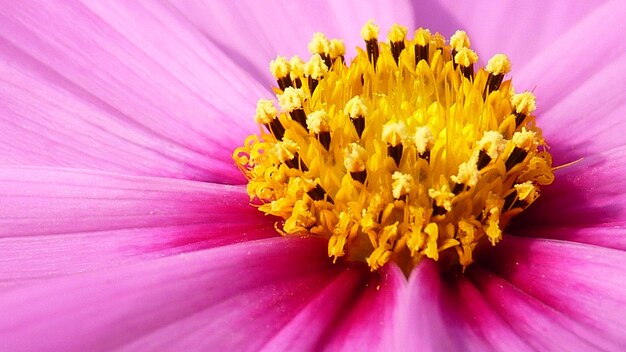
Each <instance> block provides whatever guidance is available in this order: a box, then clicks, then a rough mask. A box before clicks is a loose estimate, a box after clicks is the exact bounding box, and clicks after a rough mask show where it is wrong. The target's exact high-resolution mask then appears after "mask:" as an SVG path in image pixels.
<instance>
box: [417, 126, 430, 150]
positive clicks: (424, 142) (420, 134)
mask: <svg viewBox="0 0 626 352" xmlns="http://www.w3.org/2000/svg"><path fill="white" fill-rule="evenodd" d="M413 143H414V144H415V148H416V149H417V152H418V153H420V154H423V153H425V152H426V151H429V150H430V149H432V147H433V145H434V144H435V136H433V133H432V132H431V131H430V128H429V127H428V126H421V127H418V128H416V129H415V134H414V135H413Z"/></svg>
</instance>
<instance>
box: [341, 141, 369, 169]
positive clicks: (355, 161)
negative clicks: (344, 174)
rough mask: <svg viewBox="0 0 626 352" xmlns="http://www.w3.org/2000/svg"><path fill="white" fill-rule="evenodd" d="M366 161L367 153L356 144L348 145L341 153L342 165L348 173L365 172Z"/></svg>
mask: <svg viewBox="0 0 626 352" xmlns="http://www.w3.org/2000/svg"><path fill="white" fill-rule="evenodd" d="M366 161H367V151H366V150H365V148H363V147H361V146H360V145H359V144H358V143H350V144H348V147H347V148H346V149H344V152H343V165H344V166H345V167H346V170H348V171H350V172H361V171H363V170H365V162H366Z"/></svg>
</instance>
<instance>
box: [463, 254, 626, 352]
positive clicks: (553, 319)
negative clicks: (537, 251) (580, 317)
mask: <svg viewBox="0 0 626 352" xmlns="http://www.w3.org/2000/svg"><path fill="white" fill-rule="evenodd" d="M468 274H469V276H470V277H471V279H472V281H473V282H474V283H475V285H476V287H477V288H478V289H479V290H480V293H481V295H483V297H484V299H485V300H486V301H488V302H489V303H490V305H491V307H493V308H494V309H495V310H496V311H497V312H498V314H499V315H500V316H501V317H502V318H503V319H505V320H506V322H507V323H508V324H509V325H510V326H511V329H512V330H514V331H515V333H516V334H517V335H519V336H520V338H522V339H523V340H524V341H526V342H527V343H528V344H529V345H530V346H531V347H532V348H533V349H535V350H538V351H559V350H561V351H563V350H565V351H593V350H618V349H619V348H618V347H619V346H616V345H611V344H610V342H609V341H606V340H603V339H601V338H599V337H598V336H597V335H596V334H594V333H593V332H591V331H589V329H587V327H586V326H583V325H581V324H579V323H577V322H575V321H573V320H572V319H570V318H568V317H567V316H565V315H563V314H562V313H560V312H558V311H556V310H555V309H553V308H551V307H549V306H546V305H545V304H543V303H542V302H541V301H539V300H537V299H536V298H534V297H531V296H529V295H527V294H526V293H524V292H523V291H520V290H519V289H517V288H516V287H514V286H512V285H511V284H510V283H508V282H506V281H505V280H503V279H501V278H499V277H497V276H495V275H493V274H492V273H490V272H488V271H486V270H484V269H481V268H480V266H479V265H474V266H472V267H471V270H469V271H468ZM547 332H549V333H547Z"/></svg>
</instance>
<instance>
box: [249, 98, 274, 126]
mask: <svg viewBox="0 0 626 352" xmlns="http://www.w3.org/2000/svg"><path fill="white" fill-rule="evenodd" d="M277 115H278V109H276V106H274V102H273V101H272V100H269V99H260V100H259V101H258V102H257V104H256V114H255V115H254V121H255V122H256V123H259V124H269V123H270V122H272V120H274V119H275V118H276V116H277Z"/></svg>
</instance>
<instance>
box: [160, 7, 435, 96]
mask: <svg viewBox="0 0 626 352" xmlns="http://www.w3.org/2000/svg"><path fill="white" fill-rule="evenodd" d="M170 6H171V7H173V8H176V9H178V10H179V11H180V14H181V15H182V16H184V17H186V18H187V19H188V20H189V21H191V22H192V23H193V24H194V25H195V26H197V27H198V28H199V30H200V31H202V32H203V33H204V34H205V35H206V36H208V37H209V38H210V39H211V40H212V41H214V42H216V43H218V45H219V46H220V47H221V48H223V50H224V51H225V52H226V53H229V54H230V56H231V57H233V59H234V60H236V61H237V62H238V63H239V64H240V65H242V66H243V67H246V68H247V69H248V71H250V72H253V73H254V74H255V76H256V77H259V78H261V81H262V82H265V83H264V84H266V85H269V84H272V85H275V83H274V79H273V78H271V75H270V74H269V71H268V67H269V61H270V60H272V59H274V58H275V57H276V55H277V54H280V55H283V56H292V55H300V56H301V57H303V58H308V56H309V55H310V54H309V53H308V51H307V44H308V43H309V41H310V40H311V37H312V36H313V33H314V32H323V33H325V34H326V35H327V36H329V37H331V38H332V37H334V38H339V39H343V40H345V44H346V49H347V50H348V56H351V55H352V53H354V52H355V51H354V47H355V46H356V45H361V46H362V45H363V43H362V39H361V37H360V34H359V31H360V29H361V26H363V25H364V24H365V22H367V21H368V20H369V19H375V20H376V23H377V24H379V25H380V27H381V35H382V36H385V35H386V33H387V32H386V31H387V30H388V28H389V27H390V26H391V24H393V23H395V22H398V23H401V24H404V25H407V26H409V27H414V23H415V21H414V19H413V16H414V14H415V12H414V10H413V9H412V5H411V3H410V2H409V1H403V0H394V1H386V2H380V3H376V2H362V1H356V0H353V1H347V2H346V1H288V2H280V3H278V2H259V1H236V2H233V1H226V0H219V1H171V2H170ZM422 17H423V18H428V17H430V16H427V14H426V13H423V14H422V15H420V18H422Z"/></svg>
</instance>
